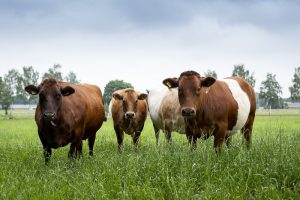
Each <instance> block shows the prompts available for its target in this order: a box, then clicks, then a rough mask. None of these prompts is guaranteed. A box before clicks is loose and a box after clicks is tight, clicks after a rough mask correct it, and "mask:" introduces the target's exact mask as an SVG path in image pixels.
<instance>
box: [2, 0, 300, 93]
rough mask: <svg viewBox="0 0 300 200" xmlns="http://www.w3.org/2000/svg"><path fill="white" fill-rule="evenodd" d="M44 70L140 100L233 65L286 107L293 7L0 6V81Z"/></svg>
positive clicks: (61, 2)
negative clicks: (271, 86)
mask: <svg viewBox="0 0 300 200" xmlns="http://www.w3.org/2000/svg"><path fill="white" fill-rule="evenodd" d="M54 64H61V65H62V67H63V68H62V72H63V73H64V74H65V75H66V74H67V72H68V71H73V72H75V73H76V74H77V76H78V78H79V79H80V80H81V81H82V82H87V83H93V84H97V85H99V86H100V87H101V88H102V89H103V88H104V86H105V84H106V83H107V82H108V81H110V80H112V79H121V80H124V81H126V82H130V83H132V84H133V86H134V87H135V88H136V89H138V90H141V91H145V89H149V88H152V87H154V86H157V85H159V84H160V83H161V81H162V80H163V79H165V78H168V77H176V76H179V74H180V73H181V72H183V71H186V70H196V71H198V72H199V73H200V74H202V75H203V74H204V72H206V71H207V70H209V69H210V70H215V71H216V72H217V74H218V77H219V78H223V77H227V76H230V75H231V73H232V70H233V66H234V65H235V64H244V65H245V67H246V69H249V70H250V71H251V72H254V76H255V78H256V80H257V81H256V87H255V89H256V90H257V91H258V90H259V86H260V85H261V82H262V81H263V80H265V78H266V74H267V73H268V72H270V73H273V74H276V79H277V81H278V82H279V84H280V85H281V86H282V87H283V95H282V96H283V97H288V96H289V95H290V94H289V91H288V87H289V86H291V85H292V82H291V79H292V76H293V74H294V68H296V67H299V66H300V0H265V1H263V0H251V1H250V0H249V1H243V0H207V1H204V0H181V1H180V0H172V1H171V0H147V1H146V0H144V1H143V0H126V1H125V0H84V1H83V0H82V1H80V0H26V1H25V0H2V1H1V5H0V76H3V75H4V74H5V73H7V71H8V70H9V69H12V68H15V69H18V70H21V69H22V67H23V66H33V67H34V68H35V69H36V70H38V71H39V72H40V73H41V74H42V73H44V72H46V71H47V69H48V68H49V67H52V66H53V65H54Z"/></svg>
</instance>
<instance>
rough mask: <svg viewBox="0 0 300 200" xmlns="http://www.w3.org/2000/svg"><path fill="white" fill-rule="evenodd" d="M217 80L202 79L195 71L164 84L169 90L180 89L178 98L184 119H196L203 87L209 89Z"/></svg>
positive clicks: (170, 79) (168, 80) (182, 74)
mask: <svg viewBox="0 0 300 200" xmlns="http://www.w3.org/2000/svg"><path fill="white" fill-rule="evenodd" d="M215 81H216V79H214V78H212V77H200V75H199V74H198V73H197V72H195V71H186V72H183V73H181V74H180V77H179V78H167V79H165V80H164V81H163V84H164V85H166V86H167V87H168V88H177V87H178V98H179V104H180V106H181V114H182V116H183V117H194V116H195V115H196V106H197V101H199V96H200V94H201V88H202V87H209V86H211V85H212V84H214V82H215Z"/></svg>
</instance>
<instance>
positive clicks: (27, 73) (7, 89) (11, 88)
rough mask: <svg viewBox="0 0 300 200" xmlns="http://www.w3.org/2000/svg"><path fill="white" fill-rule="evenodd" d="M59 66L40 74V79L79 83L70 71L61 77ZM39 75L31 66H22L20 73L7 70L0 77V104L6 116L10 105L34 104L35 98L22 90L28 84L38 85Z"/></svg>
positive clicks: (14, 70)
mask: <svg viewBox="0 0 300 200" xmlns="http://www.w3.org/2000/svg"><path fill="white" fill-rule="evenodd" d="M61 68H62V66H61V65H59V64H55V65H53V67H50V68H49V69H48V71H47V72H45V73H43V74H42V77H41V79H42V80H44V79H46V78H50V77H51V78H55V79H57V80H59V81H66V82H71V83H79V82H80V81H79V80H78V79H77V76H76V74H75V73H74V72H72V71H70V72H69V73H68V74H67V75H66V76H64V77H63V74H62V72H61V71H60V70H61ZM39 80H40V74H39V72H38V71H37V70H35V69H34V68H33V67H32V66H28V67H27V66H24V67H23V68H22V71H21V72H19V71H18V70H16V69H11V70H9V71H8V72H7V73H6V74H5V75H4V76H3V77H0V104H1V106H2V109H4V110H5V114H6V115H7V114H8V109H9V108H10V106H11V105H12V104H36V103H37V101H38V97H37V96H32V95H29V94H27V92H26V91H25V90H24V88H25V86H27V85H29V84H34V85H38V84H39Z"/></svg>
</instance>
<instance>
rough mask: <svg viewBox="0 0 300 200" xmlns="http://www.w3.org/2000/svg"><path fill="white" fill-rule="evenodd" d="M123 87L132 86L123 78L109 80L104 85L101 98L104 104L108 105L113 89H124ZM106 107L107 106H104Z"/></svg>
mask: <svg viewBox="0 0 300 200" xmlns="http://www.w3.org/2000/svg"><path fill="white" fill-rule="evenodd" d="M125 88H133V86H132V85H131V84H130V83H126V82H124V81H123V80H111V81H109V82H108V83H107V84H106V86H105V87H104V93H103V98H104V102H105V104H106V105H109V102H110V100H111V95H112V93H113V92H114V91H117V90H120V89H125ZM106 108H107V107H106Z"/></svg>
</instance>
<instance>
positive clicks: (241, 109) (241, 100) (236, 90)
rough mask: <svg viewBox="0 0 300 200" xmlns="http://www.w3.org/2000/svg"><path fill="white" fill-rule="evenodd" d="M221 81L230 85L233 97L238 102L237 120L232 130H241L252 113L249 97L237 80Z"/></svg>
mask: <svg viewBox="0 0 300 200" xmlns="http://www.w3.org/2000/svg"><path fill="white" fill-rule="evenodd" d="M221 81H223V82H225V83H226V84H227V85H228V87H229V89H230V91H231V93H232V96H233V98H234V99H235V100H236V102H237V104H238V116H237V121H236V124H235V126H234V127H233V129H232V130H241V129H242V128H243V126H244V125H245V123H246V122H247V119H248V116H249V113H250V100H249V97H248V95H247V94H246V92H245V91H244V90H243V89H242V88H241V87H240V85H239V83H238V82H237V81H236V80H233V79H222V80H221Z"/></svg>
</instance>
